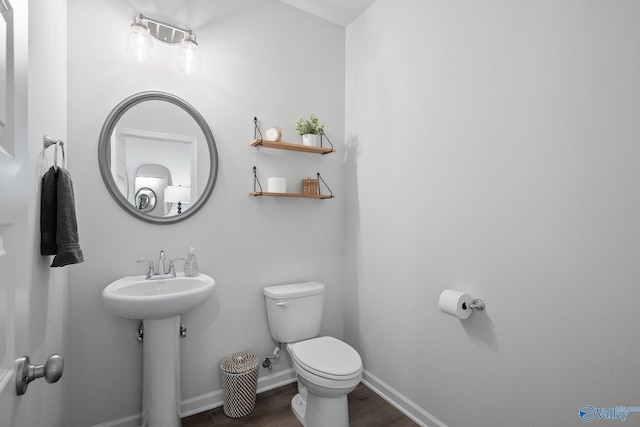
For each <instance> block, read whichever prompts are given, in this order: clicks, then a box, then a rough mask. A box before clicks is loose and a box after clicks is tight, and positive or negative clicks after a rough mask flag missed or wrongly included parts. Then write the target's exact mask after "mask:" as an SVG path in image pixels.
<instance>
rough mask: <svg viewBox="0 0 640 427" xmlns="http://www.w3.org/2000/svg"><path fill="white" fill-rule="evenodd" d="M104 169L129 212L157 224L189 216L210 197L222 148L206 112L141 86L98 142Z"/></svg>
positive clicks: (118, 108) (111, 119) (109, 184)
mask: <svg viewBox="0 0 640 427" xmlns="http://www.w3.org/2000/svg"><path fill="white" fill-rule="evenodd" d="M98 161H99V164H100V174H101V175H102V179H103V180H104V183H105V185H106V186H107V189H108V190H109V193H111V196H113V198H114V199H115V201H116V202H118V204H119V205H120V206H121V207H122V208H124V210H126V211H127V212H129V213H130V214H131V215H133V216H135V217H136V218H139V219H141V220H143V221H147V222H151V223H156V224H171V223H174V222H178V221H182V220H185V219H187V218H188V217H189V216H191V215H193V214H194V213H196V212H197V211H198V210H199V209H200V208H201V207H202V206H203V205H204V203H205V202H206V201H207V199H208V198H209V196H210V195H211V192H212V191H213V187H214V185H215V182H216V177H217V175H218V152H217V150H216V143H215V140H214V139H213V134H212V133H211V129H209V126H208V125H207V123H206V121H205V120H204V118H203V117H202V116H201V115H200V113H198V111H196V109H195V108H193V107H192V106H191V105H189V104H187V103H186V102H185V101H183V100H182V99H180V98H178V97H176V96H174V95H171V94H168V93H163V92H142V93H138V94H135V95H133V96H130V97H129V98H127V99H125V100H124V101H122V102H121V103H120V104H118V105H117V106H116V107H115V108H114V109H113V111H111V113H110V114H109V117H107V120H106V121H105V122H104V125H103V126H102V131H101V132H100V141H99V143H98Z"/></svg>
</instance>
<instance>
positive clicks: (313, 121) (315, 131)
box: [296, 114, 324, 147]
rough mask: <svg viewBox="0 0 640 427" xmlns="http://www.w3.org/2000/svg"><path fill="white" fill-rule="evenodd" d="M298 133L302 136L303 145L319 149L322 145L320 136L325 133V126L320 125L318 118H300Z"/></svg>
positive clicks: (297, 127)
mask: <svg viewBox="0 0 640 427" xmlns="http://www.w3.org/2000/svg"><path fill="white" fill-rule="evenodd" d="M296 132H298V135H302V144H303V145H309V146H312V147H317V146H319V145H320V141H319V138H318V135H322V133H323V132H324V125H321V124H320V121H319V119H318V116H316V115H315V114H311V117H310V118H309V119H303V118H302V116H298V120H296Z"/></svg>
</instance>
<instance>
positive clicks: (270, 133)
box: [264, 127, 282, 141]
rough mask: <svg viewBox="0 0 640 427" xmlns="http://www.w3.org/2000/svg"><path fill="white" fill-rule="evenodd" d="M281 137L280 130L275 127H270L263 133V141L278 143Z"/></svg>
mask: <svg viewBox="0 0 640 427" xmlns="http://www.w3.org/2000/svg"><path fill="white" fill-rule="evenodd" d="M281 135H282V132H281V131H280V128H276V127H270V128H268V129H267V130H265V131H264V139H266V140H267V141H280V136H281Z"/></svg>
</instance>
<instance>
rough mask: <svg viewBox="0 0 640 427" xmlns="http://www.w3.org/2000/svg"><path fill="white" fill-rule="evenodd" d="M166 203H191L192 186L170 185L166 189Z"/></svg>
mask: <svg viewBox="0 0 640 427" xmlns="http://www.w3.org/2000/svg"><path fill="white" fill-rule="evenodd" d="M164 202H165V203H177V202H181V203H191V187H181V186H179V185H169V186H167V188H165V189H164Z"/></svg>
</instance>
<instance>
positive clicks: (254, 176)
mask: <svg viewBox="0 0 640 427" xmlns="http://www.w3.org/2000/svg"><path fill="white" fill-rule="evenodd" d="M257 170H258V169H257V168H256V167H255V166H254V167H253V192H254V193H256V196H262V185H261V184H260V180H259V179H258V173H257ZM256 184H258V187H260V191H259V192H258V191H256Z"/></svg>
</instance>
